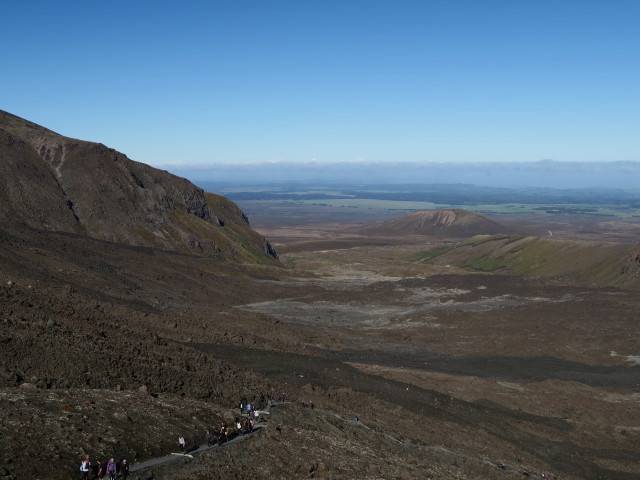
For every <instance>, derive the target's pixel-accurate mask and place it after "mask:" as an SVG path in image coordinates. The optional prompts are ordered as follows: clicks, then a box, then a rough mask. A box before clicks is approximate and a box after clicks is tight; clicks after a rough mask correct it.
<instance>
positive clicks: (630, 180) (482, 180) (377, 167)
mask: <svg viewBox="0 0 640 480" xmlns="http://www.w3.org/2000/svg"><path fill="white" fill-rule="evenodd" d="M158 168H162V169H165V170H168V171H170V172H171V173H174V174H176V175H179V176H182V177H185V178H187V179H189V180H190V181H192V182H193V183H196V184H198V183H199V182H212V183H219V184H222V183H232V184H233V183H236V184H244V185H247V184H256V185H267V184H278V183H280V184H283V183H296V182H298V183H306V184H471V185H477V186H486V187H503V188H526V187H538V188H541V187H548V188H558V189H562V188H570V189H586V188H614V189H638V188H639V186H640V162H558V161H552V160H542V161H538V162H527V163H516V162H511V163H508V162H503V163H489V162H485V163H453V162H422V163H417V162H364V161H360V162H334V163H329V162H319V161H314V162H305V163H295V162H284V161H280V162H254V163H250V164H216V165H208V166H207V165H171V164H167V165H158Z"/></svg>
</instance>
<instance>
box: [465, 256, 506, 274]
mask: <svg viewBox="0 0 640 480" xmlns="http://www.w3.org/2000/svg"><path fill="white" fill-rule="evenodd" d="M462 266H463V267H464V268H472V269H474V270H482V271H483V272H493V271H495V270H499V269H501V268H505V267H506V266H507V264H506V262H505V261H504V259H502V258H500V257H498V258H493V257H490V256H488V255H483V256H482V257H478V258H471V259H469V260H467V261H466V262H465V263H464V264H463V265H462Z"/></svg>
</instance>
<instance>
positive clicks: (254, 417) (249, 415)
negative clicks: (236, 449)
mask: <svg viewBox="0 0 640 480" xmlns="http://www.w3.org/2000/svg"><path fill="white" fill-rule="evenodd" d="M240 414H241V415H244V416H243V417H236V418H235V420H234V422H233V424H232V425H227V423H226V422H224V421H222V422H220V425H218V426H216V427H213V428H212V429H208V430H207V431H206V432H205V435H204V439H205V441H206V442H207V445H208V446H210V447H211V446H213V445H216V444H217V445H221V444H223V443H224V442H227V441H229V440H231V439H232V438H234V437H237V436H239V435H244V434H247V433H251V432H253V429H254V428H255V424H256V422H258V421H259V420H260V412H259V411H258V410H257V409H256V408H255V405H252V404H250V403H248V402H247V401H246V400H244V399H243V400H241V401H240ZM178 445H179V446H180V448H181V449H182V451H185V450H186V442H185V439H184V437H183V436H182V435H180V436H179V437H178Z"/></svg>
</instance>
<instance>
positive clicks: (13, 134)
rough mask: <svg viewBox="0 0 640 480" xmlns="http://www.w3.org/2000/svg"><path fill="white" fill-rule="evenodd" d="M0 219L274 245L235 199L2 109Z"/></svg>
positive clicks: (214, 251) (205, 246) (261, 249)
mask: <svg viewBox="0 0 640 480" xmlns="http://www.w3.org/2000/svg"><path fill="white" fill-rule="evenodd" d="M0 157H1V159H0V173H2V178H3V179H6V181H5V182H4V184H3V185H2V186H0V199H1V200H2V205H1V206H0V221H2V222H3V223H20V224H23V225H27V226H29V227H31V228H39V229H46V230H62V231H68V232H73V233H83V234H87V235H89V236H91V237H94V238H99V239H102V240H108V241H113V242H118V243H124V244H129V245H140V246H150V247H157V248H163V249H170V250H178V251H184V252H194V253H199V254H206V255H222V256H224V257H227V258H229V259H232V260H235V261H238V260H239V261H251V262H255V261H265V260H266V261H270V260H274V259H276V254H275V252H274V251H273V249H272V248H271V247H270V246H269V248H265V239H264V238H263V237H261V236H260V235H259V234H258V233H256V232H255V231H253V230H252V229H251V228H250V226H249V222H248V220H247V218H246V216H245V215H244V213H242V211H241V210H240V209H238V208H237V207H236V206H235V205H234V204H233V203H232V202H230V201H229V200H227V199H224V198H222V197H215V200H214V202H213V203H214V204H215V205H212V203H210V201H209V200H210V199H211V198H212V197H208V194H207V193H205V192H204V191H203V190H202V189H201V188H198V187H196V186H195V185H193V184H192V183H191V182H189V181H188V180H186V179H183V178H180V177H177V176H175V175H172V174H170V173H169V172H166V171H163V170H159V169H156V168H153V167H150V166H149V165H145V164H143V163H139V162H135V161H133V160H130V159H129V158H127V156H126V155H124V154H122V153H120V152H118V151H116V150H114V149H112V148H108V147H106V146H105V145H102V144H100V143H93V142H86V141H81V140H76V139H72V138H68V137H64V136H62V135H59V134H57V133H55V132H52V131H51V130H47V129H46V128H43V127H40V126H38V125H36V124H34V123H31V122H28V121H26V120H23V119H21V118H19V117H16V116H14V115H11V114H9V113H6V112H2V111H0Z"/></svg>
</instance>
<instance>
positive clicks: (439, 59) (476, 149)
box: [0, 0, 640, 165]
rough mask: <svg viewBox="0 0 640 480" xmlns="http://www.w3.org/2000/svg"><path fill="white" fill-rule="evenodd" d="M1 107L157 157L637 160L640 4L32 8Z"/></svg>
mask: <svg viewBox="0 0 640 480" xmlns="http://www.w3.org/2000/svg"><path fill="white" fill-rule="evenodd" d="M6 3H7V4H5V5H3V8H2V16H3V22H2V23H3V28H2V30H0V40H1V44H2V48H1V50H0V51H1V52H2V75H0V92H2V93H1V98H2V103H1V104H0V108H2V109H4V110H7V111H9V112H11V113H14V114H16V115H19V116H21V117H25V118H27V119H29V120H32V121H34V122H36V123H39V124H41V125H44V126H46V127H48V128H51V129H52V130H55V131H57V132H59V133H62V134H64V135H67V136H71V137H75V138H81V139H85V140H92V141H99V142H101V143H104V144H106V145H108V146H110V147H113V148H115V149H117V150H119V151H122V152H123V153H125V154H127V155H128V156H129V157H130V158H132V159H134V160H138V161H142V162H145V163H149V164H152V165H162V164H169V163H177V164H180V163H183V164H212V163H213V164H215V163H229V162H239V163H245V162H265V161H273V160H283V161H286V162H293V163H295V162H304V161H309V160H311V159H315V161H319V162H349V161H353V160H365V161H371V162H533V161H538V160H542V159H553V160H557V161H563V162H564V161H568V162H574V161H576V162H577V161H580V162H585V161H586V162H591V161H593V162H596V161H597V162H602V161H640V141H638V138H639V132H640V87H639V86H640V28H638V19H639V18H640V2H638V1H626V0H616V1H614V2H610V1H604V0H603V1H589V0H581V1H573V0H566V1H565V0H553V1H550V0H535V1H534V0H502V1H496V0H482V1H480V0H475V1H465V0H448V1H447V0H440V1H429V0H422V1H408V0H407V1H403V0H395V1H377V0H370V1H357V0H354V1H348V0H342V1H334V0H323V1H305V0H298V1H256V2H251V1H245V2H243V1H233V2H231V1H225V2H222V1H208V2H199V1H191V2H189V1H180V2H179V1H172V2H166V1H154V2H143V1H127V2H123V1H110V2H94V1H86V0H85V1H82V2H75V1H60V2H51V1H27V0H25V1H24V2H6Z"/></svg>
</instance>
